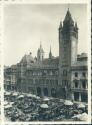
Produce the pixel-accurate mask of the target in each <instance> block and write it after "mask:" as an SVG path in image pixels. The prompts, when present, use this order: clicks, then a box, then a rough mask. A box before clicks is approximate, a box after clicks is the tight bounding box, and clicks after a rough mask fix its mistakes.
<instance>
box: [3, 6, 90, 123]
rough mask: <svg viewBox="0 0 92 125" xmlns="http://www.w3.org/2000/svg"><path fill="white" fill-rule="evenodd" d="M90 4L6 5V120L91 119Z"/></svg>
mask: <svg viewBox="0 0 92 125" xmlns="http://www.w3.org/2000/svg"><path fill="white" fill-rule="evenodd" d="M87 21H88V19H87V4H5V5H4V116H5V121H11V122H16V121H17V122H20V121H22V122H23V121H24V122H31V121H51V122H52V121H87V120H88V39H87V37H88V33H87V27H88V25H87Z"/></svg>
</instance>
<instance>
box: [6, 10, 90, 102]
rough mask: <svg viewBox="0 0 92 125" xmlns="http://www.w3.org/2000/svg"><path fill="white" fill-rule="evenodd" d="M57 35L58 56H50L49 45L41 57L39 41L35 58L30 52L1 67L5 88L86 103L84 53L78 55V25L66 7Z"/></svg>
mask: <svg viewBox="0 0 92 125" xmlns="http://www.w3.org/2000/svg"><path fill="white" fill-rule="evenodd" d="M58 34H59V56H58V57H54V56H53V54H52V51H51V47H50V52H49V55H48V58H45V57H44V56H45V55H44V50H43V48H42V45H41V44H40V47H39V48H38V50H37V57H35V58H33V57H32V53H31V52H30V54H28V55H24V57H23V58H22V59H21V61H20V62H19V63H17V64H16V65H12V66H11V67H5V70H4V77H5V79H4V83H5V84H4V85H5V89H6V90H8V91H11V90H12V91H19V92H24V93H32V94H35V95H38V96H40V97H43V96H49V97H55V98H63V99H71V100H74V101H83V102H87V98H88V79H87V77H88V76H87V75H88V68H87V54H86V53H82V54H81V55H78V26H77V23H76V22H74V21H73V18H72V16H71V13H70V11H69V9H68V10H67V13H66V16H65V19H64V21H63V22H60V25H59V29H58Z"/></svg>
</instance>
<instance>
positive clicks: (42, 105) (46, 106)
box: [40, 104, 49, 109]
mask: <svg viewBox="0 0 92 125" xmlns="http://www.w3.org/2000/svg"><path fill="white" fill-rule="evenodd" d="M40 107H41V108H45V109H47V108H48V107H49V106H48V105H47V104H41V105H40Z"/></svg>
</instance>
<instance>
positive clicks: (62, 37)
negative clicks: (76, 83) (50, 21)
mask: <svg viewBox="0 0 92 125" xmlns="http://www.w3.org/2000/svg"><path fill="white" fill-rule="evenodd" d="M77 48H78V27H77V23H74V21H73V19H72V16H71V13H70V11H69V9H68V10H67V13H66V16H65V19H64V21H63V23H62V22H60V26H59V85H60V86H61V88H62V93H63V96H64V98H67V96H68V90H69V88H70V86H71V82H70V81H71V66H72V65H73V64H75V63H76V61H77ZM66 91H67V93H66Z"/></svg>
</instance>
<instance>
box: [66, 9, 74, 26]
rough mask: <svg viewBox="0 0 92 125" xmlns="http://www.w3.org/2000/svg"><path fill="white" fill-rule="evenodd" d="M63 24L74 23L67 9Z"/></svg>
mask: <svg viewBox="0 0 92 125" xmlns="http://www.w3.org/2000/svg"><path fill="white" fill-rule="evenodd" d="M65 22H70V23H71V24H72V23H74V21H73V19H72V16H71V13H70V11H69V9H68V10H67V13H66V16H65V19H64V23H65Z"/></svg>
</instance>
